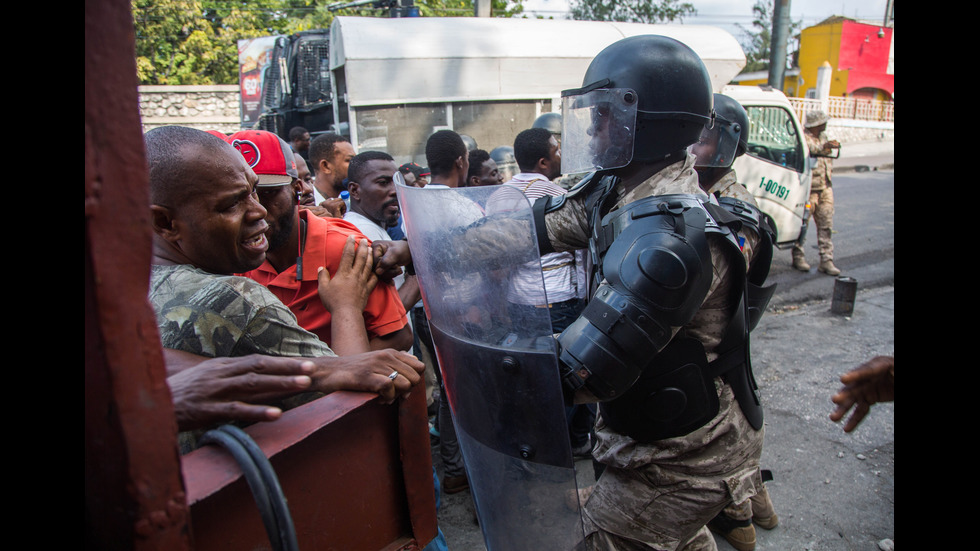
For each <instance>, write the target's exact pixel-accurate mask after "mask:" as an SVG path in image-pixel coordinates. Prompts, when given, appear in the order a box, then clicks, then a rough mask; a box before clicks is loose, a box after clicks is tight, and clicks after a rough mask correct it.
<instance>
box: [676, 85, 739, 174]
mask: <svg viewBox="0 0 980 551" xmlns="http://www.w3.org/2000/svg"><path fill="white" fill-rule="evenodd" d="M714 99H715V119H714V124H712V125H711V126H710V127H705V128H704V130H702V131H701V137H700V138H699V139H698V141H697V142H696V143H694V144H691V146H690V147H689V148H688V151H690V152H691V153H692V154H693V155H694V156H695V157H697V160H696V161H695V163H694V166H695V167H699V168H708V167H719V168H721V167H723V168H729V167H731V166H732V163H734V162H735V157H738V156H739V155H742V154H743V153H745V151H746V150H747V149H748V147H749V144H748V134H749V115H748V114H747V113H746V112H745V108H744V107H742V104H740V103H739V102H738V101H736V100H735V99H734V98H732V97H729V96H726V95H724V94H715V98H714Z"/></svg>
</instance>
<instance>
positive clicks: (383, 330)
mask: <svg viewBox="0 0 980 551" xmlns="http://www.w3.org/2000/svg"><path fill="white" fill-rule="evenodd" d="M309 214H310V211H308V210H306V209H302V210H300V213H299V215H300V217H301V218H302V219H303V220H305V221H306V246H305V248H304V249H303V263H302V265H303V274H302V275H303V279H302V281H296V265H295V264H293V265H292V266H290V267H289V268H286V269H285V270H283V271H282V273H277V272H276V269H275V268H273V267H272V265H271V264H269V261H268V260H266V261H265V262H263V263H262V265H261V266H259V267H258V268H256V269H254V270H252V271H250V272H246V273H244V274H240V275H243V276H245V277H248V278H251V279H254V280H255V281H257V282H259V283H261V284H262V285H265V286H266V287H268V288H269V290H270V291H272V293H273V294H274V295H276V296H277V297H279V300H281V301H282V302H283V303H284V304H285V305H286V306H288V307H289V309H290V310H291V311H292V312H293V314H295V315H296V319H297V321H298V322H299V325H300V326H301V327H303V328H304V329H306V330H307V331H310V332H311V333H315V334H316V335H317V336H318V337H320V340H321V341H323V342H325V343H327V344H328V345H330V344H331V342H330V312H329V311H327V309H326V308H325V307H324V306H323V303H322V302H320V296H319V295H318V294H317V285H318V284H317V270H318V269H319V267H320V266H323V267H324V268H326V269H327V271H328V272H329V273H331V274H333V273H336V271H337V268H338V267H339V265H340V257H341V254H342V253H343V250H344V244H345V243H346V242H347V236H348V235H350V234H354V237H355V238H357V239H358V240H360V239H366V237H365V236H364V235H363V234H362V233H361V232H360V231H358V229H357V227H356V226H354V225H353V224H351V223H350V222H347V221H345V220H343V219H340V218H320V217H319V216H312V215H309ZM407 324H408V318H407V317H406V314H405V307H404V306H402V301H401V298H399V296H398V290H397V289H395V286H394V285H393V284H391V283H388V282H384V281H379V282H378V284H377V286H376V287H375V288H374V290H373V291H371V295H370V296H369V297H368V302H367V306H366V307H365V308H364V325H365V327H366V329H367V334H368V339H372V338H374V337H379V336H384V335H387V334H389V333H393V332H395V331H398V330H399V329H401V328H403V327H405V325H407Z"/></svg>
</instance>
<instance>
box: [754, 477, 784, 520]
mask: <svg viewBox="0 0 980 551" xmlns="http://www.w3.org/2000/svg"><path fill="white" fill-rule="evenodd" d="M749 502H750V503H751V504H752V522H754V523H756V524H758V525H759V526H761V527H763V528H765V529H766V530H772V529H773V528H775V527H776V525H778V524H779V515H777V514H776V509H775V508H773V506H772V499H771V498H770V497H769V490H767V489H766V486H765V484H763V485H762V489H761V490H760V491H759V493H757V494H755V495H754V496H752V497H751V498H750V499H749Z"/></svg>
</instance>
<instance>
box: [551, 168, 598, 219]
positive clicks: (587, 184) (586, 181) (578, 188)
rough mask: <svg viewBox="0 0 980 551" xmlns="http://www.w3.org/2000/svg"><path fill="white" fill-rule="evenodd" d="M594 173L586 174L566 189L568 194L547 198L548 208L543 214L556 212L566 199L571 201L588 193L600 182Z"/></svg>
mask: <svg viewBox="0 0 980 551" xmlns="http://www.w3.org/2000/svg"><path fill="white" fill-rule="evenodd" d="M596 174H598V173H596V172H590V173H588V174H586V175H585V176H584V177H583V178H582V179H581V180H579V181H578V182H576V183H575V185H573V186H572V187H570V188H568V192H567V193H564V194H562V195H553V196H549V200H548V206H547V207H546V208H545V212H551V211H554V210H558V209H559V208H561V206H562V205H564V204H565V201H567V200H568V199H573V198H575V197H577V196H579V195H581V194H583V193H588V190H591V189H593V188H594V187H595V185H596V184H597V183H598V182H599V181H600V180H602V178H601V177H597V176H596Z"/></svg>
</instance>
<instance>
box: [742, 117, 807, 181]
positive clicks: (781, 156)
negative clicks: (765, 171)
mask: <svg viewBox="0 0 980 551" xmlns="http://www.w3.org/2000/svg"><path fill="white" fill-rule="evenodd" d="M746 111H747V112H748V114H749V126H750V128H749V140H748V141H749V150H748V154H749V155H751V156H753V157H756V158H758V159H762V160H764V161H768V162H771V163H776V164H778V165H781V166H785V167H787V168H792V169H793V170H795V171H797V172H800V173H802V172H803V171H804V169H805V166H806V164H805V163H806V153H805V151H804V150H803V143H804V141H803V140H802V139H801V136H800V135H799V133H798V132H797V131H796V125H794V124H793V119H792V116H791V115H790V113H789V111H787V110H786V109H784V108H782V107H770V106H749V107H746Z"/></svg>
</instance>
